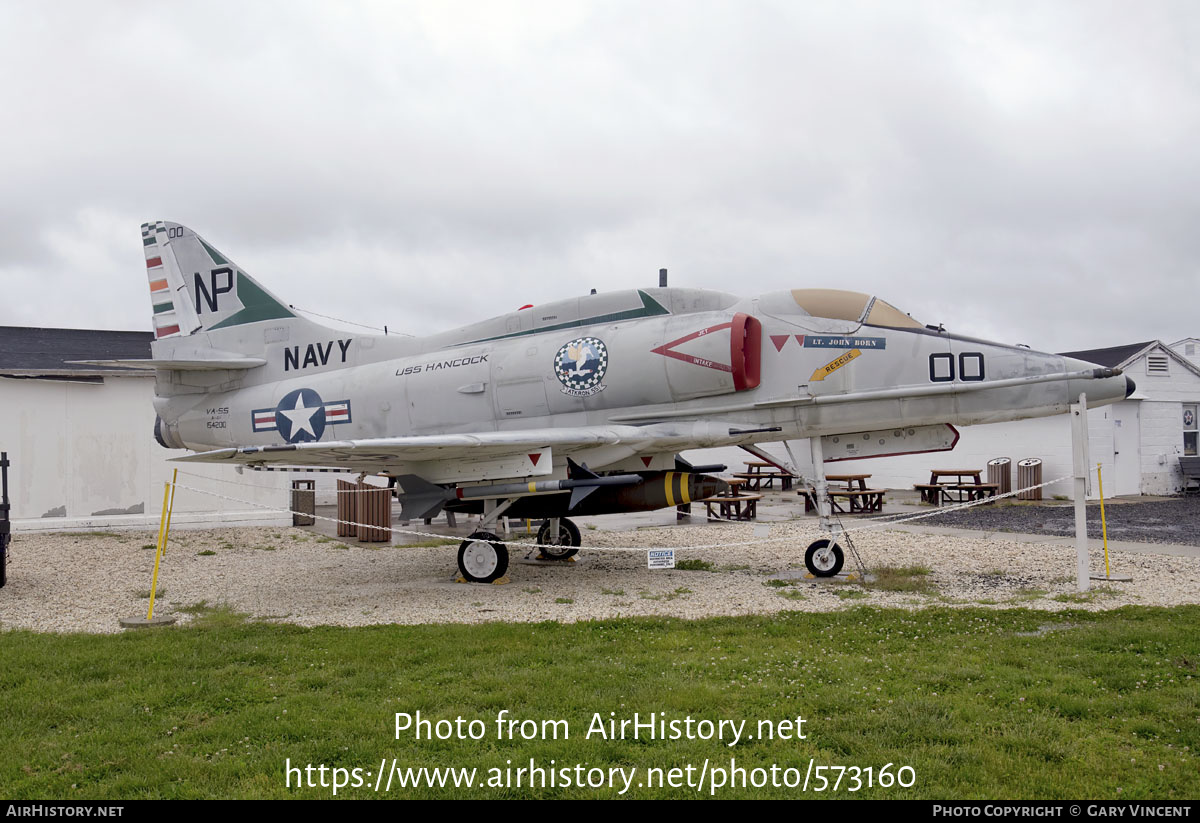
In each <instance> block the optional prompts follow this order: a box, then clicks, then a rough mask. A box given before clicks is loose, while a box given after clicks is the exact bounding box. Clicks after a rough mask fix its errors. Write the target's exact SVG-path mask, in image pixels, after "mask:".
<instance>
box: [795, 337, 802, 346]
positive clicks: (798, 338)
mask: <svg viewBox="0 0 1200 823" xmlns="http://www.w3.org/2000/svg"><path fill="white" fill-rule="evenodd" d="M796 342H797V343H799V344H800V345H801V346H803V345H804V335H802V334H798V335H796Z"/></svg>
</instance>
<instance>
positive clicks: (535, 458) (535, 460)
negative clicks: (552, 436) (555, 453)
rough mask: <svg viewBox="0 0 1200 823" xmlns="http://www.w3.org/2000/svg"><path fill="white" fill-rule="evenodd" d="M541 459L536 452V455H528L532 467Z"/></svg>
mask: <svg viewBox="0 0 1200 823" xmlns="http://www.w3.org/2000/svg"><path fill="white" fill-rule="evenodd" d="M541 457H542V453H541V452H538V453H537V454H531V455H529V459H530V460H532V461H533V465H535V466H536V465H537V462H538V460H540V459H541Z"/></svg>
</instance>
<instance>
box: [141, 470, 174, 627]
mask: <svg viewBox="0 0 1200 823" xmlns="http://www.w3.org/2000/svg"><path fill="white" fill-rule="evenodd" d="M170 499H171V484H170V483H164V484H163V507H162V517H160V518H159V520H158V547H157V550H156V551H155V552H154V577H153V578H152V579H151V580H150V611H148V612H146V619H147V620H153V619H154V592H155V590H156V589H157V588H158V562H159V561H160V560H162V554H163V537H164V535H165V534H166V531H167V504H168V503H169V502H170Z"/></svg>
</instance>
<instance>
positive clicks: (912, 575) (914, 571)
mask: <svg viewBox="0 0 1200 823" xmlns="http://www.w3.org/2000/svg"><path fill="white" fill-rule="evenodd" d="M930 572H931V570H930V569H928V568H926V567H925V566H879V567H877V568H875V569H872V570H871V574H873V575H874V577H875V579H874V580H873V581H872V582H870V583H868V584H866V585H867V588H870V589H877V590H879V591H885V592H917V593H920V594H933V593H934V592H936V591H937V589H936V587H935V586H934V585H933V584H932V583H930V582H929V581H928V580H927V579H926V577H928V576H929V574H930Z"/></svg>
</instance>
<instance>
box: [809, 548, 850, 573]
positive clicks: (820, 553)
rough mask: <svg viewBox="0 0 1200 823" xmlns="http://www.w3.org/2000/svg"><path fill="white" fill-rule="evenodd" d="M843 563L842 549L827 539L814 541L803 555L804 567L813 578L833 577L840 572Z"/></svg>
mask: <svg viewBox="0 0 1200 823" xmlns="http://www.w3.org/2000/svg"><path fill="white" fill-rule="evenodd" d="M845 562H846V555H845V554H844V553H843V552H842V547H841V546H839V545H838V544H837V543H834V542H833V541H832V540H828V539H821V540H817V541H815V542H814V543H813V544H812V545H811V546H809V547H808V551H806V552H805V553H804V565H805V566H807V567H808V570H809V571H810V572H812V575H813V577H833V576H834V575H835V574H837V573H838V572H840V571H841V570H842V564H843V563H845Z"/></svg>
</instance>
